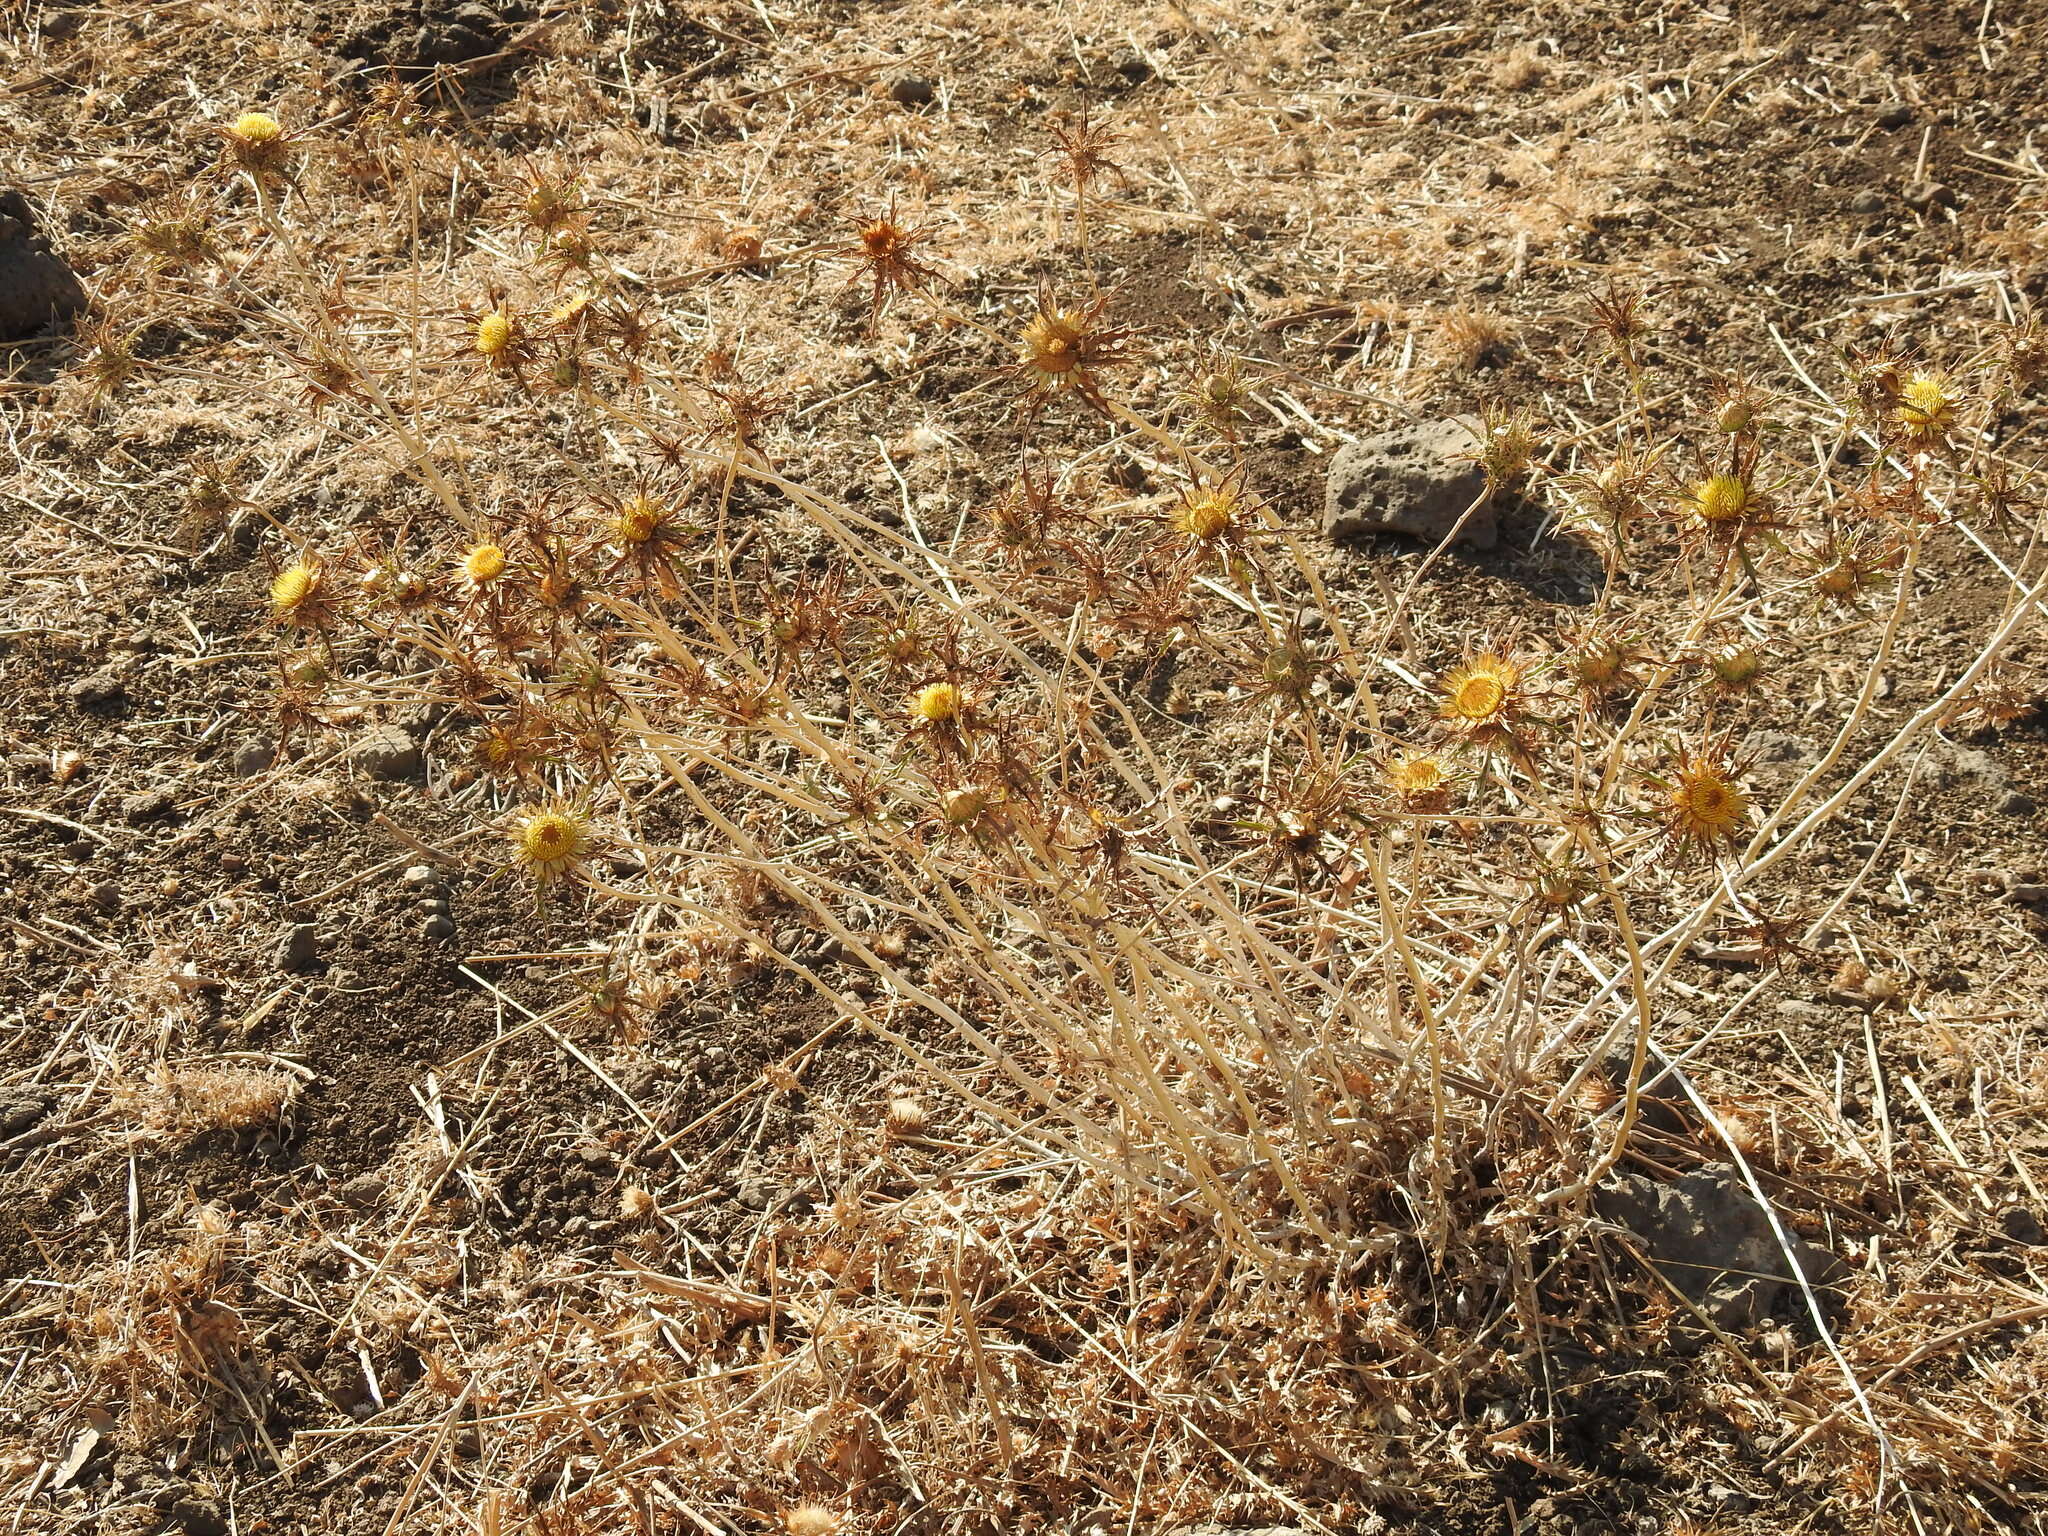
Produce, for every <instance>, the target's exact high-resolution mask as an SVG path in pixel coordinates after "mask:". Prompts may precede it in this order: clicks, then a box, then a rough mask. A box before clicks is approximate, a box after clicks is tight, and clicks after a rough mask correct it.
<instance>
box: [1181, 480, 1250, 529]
mask: <svg viewBox="0 0 2048 1536" xmlns="http://www.w3.org/2000/svg"><path fill="white" fill-rule="evenodd" d="M1239 505H1240V498H1239V496H1238V494H1237V492H1236V491H1234V490H1232V489H1231V488H1230V487H1229V486H1224V485H1212V486H1206V487H1203V488H1202V489H1200V490H1197V491H1194V492H1191V493H1189V494H1188V495H1185V496H1183V497H1182V498H1181V500H1180V504H1179V505H1178V506H1176V507H1175V508H1174V509H1173V513H1172V522H1173V526H1174V527H1175V528H1177V529H1179V530H1180V531H1181V532H1182V533H1184V534H1186V535H1187V536H1188V537H1189V538H1191V539H1193V540H1195V541H1196V542H1197V543H1200V544H1208V543H1212V542H1214V541H1215V540H1217V539H1220V538H1221V537H1223V535H1224V534H1226V533H1228V532H1230V530H1231V526H1232V524H1233V523H1234V522H1235V520H1236V518H1237V514H1238V509H1239Z"/></svg>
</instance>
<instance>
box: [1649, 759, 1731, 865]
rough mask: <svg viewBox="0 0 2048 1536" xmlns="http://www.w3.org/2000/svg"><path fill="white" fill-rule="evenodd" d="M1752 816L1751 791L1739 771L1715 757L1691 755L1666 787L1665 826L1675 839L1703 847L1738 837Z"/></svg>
mask: <svg viewBox="0 0 2048 1536" xmlns="http://www.w3.org/2000/svg"><path fill="white" fill-rule="evenodd" d="M1748 819H1749V792H1748V791H1747V790H1745V789H1744V788H1743V787H1742V785H1741V784H1740V783H1738V782H1737V780H1736V776H1735V770H1734V769H1733V768H1731V767H1729V766H1728V765H1727V764H1726V763H1725V762H1722V761H1720V760H1718V759H1716V758H1713V757H1694V758H1688V759H1685V760H1684V761H1682V762H1681V763H1680V764H1679V767H1678V772H1677V774H1676V775H1675V776H1674V777H1673V778H1672V781H1671V783H1670V785H1669V786H1668V787H1667V788H1666V790H1665V825H1666V827H1667V828H1668V829H1669V830H1670V833H1671V835H1672V837H1673V838H1675V839H1676V840H1677V841H1678V842H1680V843H1683V844H1689V845H1691V846H1692V847H1695V848H1700V849H1713V848H1716V847H1719V846H1721V845H1723V844H1725V843H1730V842H1733V841H1734V840H1735V837H1736V835H1737V833H1738V832H1740V830H1741V828H1742V825H1743V823H1744V822H1746V821H1747V820H1748Z"/></svg>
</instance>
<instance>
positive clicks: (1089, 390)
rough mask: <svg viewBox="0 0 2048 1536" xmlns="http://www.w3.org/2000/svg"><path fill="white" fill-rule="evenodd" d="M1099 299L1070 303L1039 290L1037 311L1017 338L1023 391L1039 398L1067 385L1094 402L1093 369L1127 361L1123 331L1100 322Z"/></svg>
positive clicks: (1098, 398)
mask: <svg viewBox="0 0 2048 1536" xmlns="http://www.w3.org/2000/svg"><path fill="white" fill-rule="evenodd" d="M1105 307H1106V303H1105V301H1104V300H1102V299H1099V298H1098V299H1095V300H1093V301H1092V302H1090V303H1088V304H1085V305H1081V306H1078V307H1075V308H1068V307H1067V306H1066V305H1063V304H1060V303H1059V302H1057V301H1056V300H1054V299H1053V298H1052V297H1051V296H1050V295H1044V294H1041V295H1040V296H1039V300H1038V313H1037V314H1035V315H1033V316H1032V317H1031V319H1030V321H1029V322H1028V323H1027V324H1026V325H1025V327H1024V331H1023V334H1022V335H1021V336H1019V337H1018V339H1017V366H1018V368H1019V369H1020V370H1021V371H1022V373H1023V375H1024V383H1025V387H1026V389H1027V391H1028V392H1029V395H1030V396H1032V397H1036V398H1043V397H1045V396H1048V395H1054V394H1059V393H1061V392H1063V391H1065V390H1070V389H1071V390H1073V391H1074V392H1075V393H1077V394H1079V395H1081V396H1082V397H1084V398H1085V399H1087V400H1088V401H1090V402H1091V403H1093V404H1095V405H1097V406H1100V405H1101V403H1102V396H1101V392H1100V389H1099V386H1098V385H1097V383H1096V379H1095V375H1096V373H1097V371H1098V370H1100V369H1104V368H1109V367H1113V366H1115V365H1117V364H1120V363H1124V362H1128V361H1129V360H1130V358H1129V352H1128V349H1127V347H1126V345H1125V343H1126V342H1127V341H1128V339H1129V335H1130V333H1129V332H1128V331H1127V330H1124V329H1121V328H1118V327H1112V326H1105V325H1103V324H1102V323H1101V321H1102V312H1103V310H1104V308H1105Z"/></svg>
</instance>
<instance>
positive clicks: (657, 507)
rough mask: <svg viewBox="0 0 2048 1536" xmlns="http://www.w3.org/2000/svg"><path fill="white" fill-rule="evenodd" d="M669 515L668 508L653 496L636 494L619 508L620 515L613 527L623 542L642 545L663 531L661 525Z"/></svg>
mask: <svg viewBox="0 0 2048 1536" xmlns="http://www.w3.org/2000/svg"><path fill="white" fill-rule="evenodd" d="M667 516H668V509H667V508H666V507H664V506H663V505H662V504H661V503H660V502H658V501H656V500H655V499H654V498H653V497H652V496H645V495H641V496H635V497H633V498H632V499H631V500H630V501H628V502H627V503H626V504H625V505H624V506H622V507H620V508H619V516H618V519H617V521H616V522H615V523H613V525H612V526H613V529H614V531H615V532H617V534H618V536H619V542H620V543H621V544H630V545H635V546H638V545H641V544H645V543H646V542H647V541H648V540H649V539H651V538H653V537H654V536H655V535H656V534H657V533H659V532H661V525H662V522H663V520H664V519H666V518H667Z"/></svg>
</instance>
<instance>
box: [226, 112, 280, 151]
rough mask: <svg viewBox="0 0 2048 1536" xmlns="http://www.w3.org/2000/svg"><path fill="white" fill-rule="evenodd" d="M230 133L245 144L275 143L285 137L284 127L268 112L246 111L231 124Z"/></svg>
mask: <svg viewBox="0 0 2048 1536" xmlns="http://www.w3.org/2000/svg"><path fill="white" fill-rule="evenodd" d="M228 133H229V134H230V135H231V136H232V137H234V138H235V139H236V140H238V141H239V142H241V143H243V144H249V145H256V146H261V145H265V144H275V143H276V142H277V141H278V140H279V139H281V138H283V137H284V129H283V127H281V126H280V125H279V123H278V121H277V119H276V118H274V117H272V116H271V115H270V114H269V113H268V112H244V113H243V114H242V115H241V116H240V117H238V118H236V119H235V120H234V122H233V123H232V124H231V125H230V126H229V128H228Z"/></svg>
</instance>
